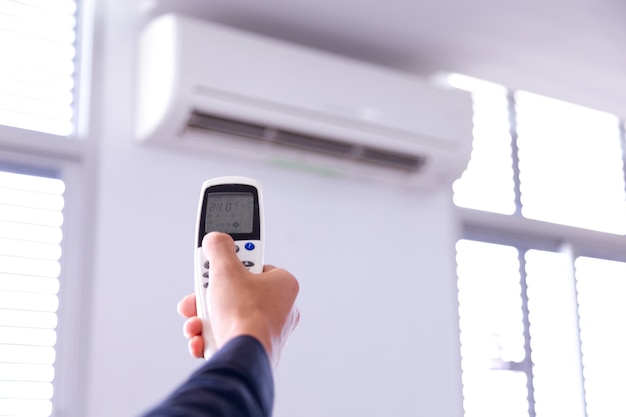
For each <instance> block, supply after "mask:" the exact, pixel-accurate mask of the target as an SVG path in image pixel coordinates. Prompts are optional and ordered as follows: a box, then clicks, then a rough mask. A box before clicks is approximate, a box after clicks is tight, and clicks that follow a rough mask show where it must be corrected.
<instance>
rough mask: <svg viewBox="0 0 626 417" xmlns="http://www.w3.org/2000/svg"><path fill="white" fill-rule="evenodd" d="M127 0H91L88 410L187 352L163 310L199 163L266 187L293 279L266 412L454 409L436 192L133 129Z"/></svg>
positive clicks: (457, 412)
mask: <svg viewBox="0 0 626 417" xmlns="http://www.w3.org/2000/svg"><path fill="white" fill-rule="evenodd" d="M134 6H136V2H125V1H121V0H115V1H109V2H106V3H105V2H100V5H99V7H100V8H101V9H100V12H102V13H103V15H102V18H103V20H102V21H101V22H100V26H99V29H100V31H99V32H98V34H97V35H98V42H97V47H98V48H99V49H98V50H97V51H96V54H97V55H96V58H97V64H98V66H97V70H96V79H95V82H96V90H95V93H96V96H95V103H94V109H93V111H94V115H93V116H94V118H95V119H94V127H95V129H94V132H95V134H94V136H93V139H95V140H98V141H99V168H98V172H99V174H98V175H99V184H98V212H97V214H96V217H95V219H94V220H95V221H94V225H95V229H94V232H95V236H96V239H97V243H96V253H95V255H96V259H95V273H94V275H93V280H94V283H93V312H92V317H93V319H92V323H91V326H90V327H91V335H92V338H91V343H90V345H89V346H90V368H89V379H88V381H86V382H87V386H86V387H87V390H88V397H87V416H89V417H110V416H131V415H136V414H137V413H139V412H140V411H141V410H143V409H145V408H146V407H149V406H151V405H153V404H154V403H156V402H157V401H158V400H159V399H161V398H162V397H163V396H164V395H165V394H166V393H167V392H169V391H170V390H171V389H172V388H173V387H174V386H175V385H176V384H178V383H179V382H180V381H182V379H183V378H184V377H185V376H186V375H188V374H189V372H191V371H192V370H193V369H194V368H195V367H197V366H200V365H201V361H200V360H194V359H191V358H190V357H189V356H188V354H187V348H186V341H185V339H184V338H183V336H182V331H181V325H182V323H183V320H182V318H180V317H179V316H178V315H177V314H176V311H175V306H176V303H177V302H178V300H179V299H180V298H182V296H184V295H185V294H188V293H190V292H191V291H192V290H193V275H192V274H193V272H192V259H193V255H192V250H193V243H192V240H193V236H194V224H195V215H196V209H197V198H198V191H199V187H200V184H201V183H202V181H203V180H204V179H206V178H209V177H212V176H217V175H226V174H237V175H247V176H253V177H255V178H257V179H259V180H260V181H261V182H262V183H263V186H264V194H265V203H266V233H267V246H266V261H267V262H269V263H273V264H276V265H280V266H283V267H286V268H287V269H289V270H291V271H292V272H293V273H294V274H295V275H296V276H297V277H298V278H299V280H300V284H301V294H300V297H299V300H298V304H299V306H300V309H301V312H302V322H301V325H300V327H299V328H298V330H297V331H296V333H295V334H294V337H293V339H292V341H291V343H290V345H289V346H288V347H287V350H286V352H285V355H284V357H283V361H282V364H281V366H280V368H279V371H278V373H277V375H276V379H277V403H276V410H275V416H276V417H282V416H285V417H286V416H298V417H320V416H325V417H332V416H337V417H339V416H341V417H344V416H365V417H369V416H372V417H374V416H396V417H403V416H407V417H408V416H416V415H422V416H429V417H437V416H442V417H443V416H446V417H449V416H461V415H462V411H461V409H462V407H461V402H462V396H461V383H460V359H459V340H458V316H457V301H456V280H455V263H454V242H455V240H456V237H457V229H456V225H455V222H454V217H453V213H452V207H451V203H450V199H451V196H450V191H449V190H448V189H445V190H442V191H440V192H434V193H433V192H429V193H425V192H420V191H412V192H406V190H400V189H398V188H385V187H382V186H380V185H375V184H367V183H364V182H359V181H352V180H341V179H332V178H327V177H321V176H317V175H316V174H310V173H305V172H299V171H291V170H287V169H286V168H279V167H274V166H268V165H262V164H257V163H252V162H249V161H244V160H236V159H234V158H223V157H216V156H211V155H207V156H204V155H192V154H189V153H177V152H174V151H172V150H169V149H163V148H152V147H146V146H140V145H137V144H135V143H133V142H132V140H131V133H130V132H131V128H132V113H133V106H132V89H133V76H134V75H133V69H134V67H133V65H134V62H133V58H134V37H135V33H136V31H137V29H138V24H139V20H138V18H137V15H136V13H135V10H134V8H133V7H134Z"/></svg>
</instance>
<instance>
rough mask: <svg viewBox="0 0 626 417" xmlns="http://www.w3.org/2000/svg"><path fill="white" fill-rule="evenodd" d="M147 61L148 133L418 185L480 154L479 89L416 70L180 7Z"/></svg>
mask: <svg viewBox="0 0 626 417" xmlns="http://www.w3.org/2000/svg"><path fill="white" fill-rule="evenodd" d="M137 65H138V70H139V72H138V77H137V97H136V105H137V114H136V123H137V124H136V132H135V135H136V137H137V139H138V140H139V141H143V142H152V143H160V144H167V145H172V146H177V147H181V148H188V149H191V150H194V151H196V152H209V153H213V154H216V155H222V156H223V157H232V158H256V159H264V160H268V161H271V162H274V163H278V164H284V165H290V166H294V167H303V168H304V169H307V170H314V171H319V172H325V173H331V174H341V175H344V174H345V175H356V176H363V177H370V178H377V179H384V180H391V181H394V182H396V183H401V184H407V185H434V184H442V183H449V182H451V181H452V180H453V179H455V178H457V177H459V176H460V174H461V172H462V170H463V169H464V168H465V166H466V164H467V161H468V159H469V155H470V151H471V139H472V104H471V97H470V96H469V95H468V94H467V93H465V92H461V91H457V90H453V89H446V88H443V87H441V86H437V85H435V84H433V83H431V82H428V81H426V80H423V79H419V78H417V77H415V76H412V75H409V74H405V73H401V72H398V71H394V70H390V69H387V68H383V67H379V66H376V65H372V64H368V63H363V62H359V61H355V60H352V59H347V58H345V57H341V56H337V55H333V54H329V53H325V52H321V51H317V50H313V49H309V48H306V47H302V46H298V45H294V44H291V43H287V42H284V41H280V40H276V39H272V38H267V37H263V36H259V35H257V34H252V33H248V32H244V31H241V30H237V29H234V28H231V27H227V26H221V25H217V24H214V23H210V22H207V21H203V20H196V19H193V18H188V17H182V16H178V15H164V16H161V17H158V18H156V19H155V20H153V21H152V22H151V23H149V24H148V25H147V26H146V28H145V29H144V31H143V32H142V34H141V37H140V42H139V47H138V62H137Z"/></svg>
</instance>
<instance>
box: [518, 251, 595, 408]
mask: <svg viewBox="0 0 626 417" xmlns="http://www.w3.org/2000/svg"><path fill="white" fill-rule="evenodd" d="M525 261H526V263H525V270H526V283H527V285H528V290H527V291H528V311H529V322H530V347H531V352H532V353H531V357H532V363H533V387H534V397H535V413H536V416H537V417H552V416H568V417H586V415H585V403H584V401H583V397H584V393H583V382H582V372H581V366H580V350H579V346H578V345H579V339H578V320H577V311H576V309H577V305H576V289H575V283H574V277H573V271H572V267H571V263H570V258H569V257H568V256H565V255H564V254H561V253H557V252H546V251H538V250H529V251H527V252H526V255H525Z"/></svg>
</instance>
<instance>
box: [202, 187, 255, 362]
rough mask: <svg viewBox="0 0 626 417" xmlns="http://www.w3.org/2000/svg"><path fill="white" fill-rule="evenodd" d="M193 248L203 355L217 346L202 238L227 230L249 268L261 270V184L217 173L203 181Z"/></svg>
mask: <svg viewBox="0 0 626 417" xmlns="http://www.w3.org/2000/svg"><path fill="white" fill-rule="evenodd" d="M197 219H198V223H197V234H196V246H195V248H196V251H195V293H196V309H197V313H198V317H199V318H200V319H201V320H202V336H203V338H204V357H205V359H209V358H210V357H211V355H212V354H213V353H214V352H215V350H216V345H215V340H214V338H213V332H212V330H211V325H210V322H209V305H208V300H207V297H206V295H207V288H208V286H209V285H211V284H210V280H211V279H210V275H211V272H210V269H211V268H210V265H209V261H208V259H207V257H206V256H205V254H204V251H203V250H202V239H204V236H205V235H206V234H207V233H209V232H213V231H216V232H222V233H228V234H229V235H230V236H231V237H232V238H233V240H234V241H235V250H236V251H237V256H239V259H240V260H241V262H242V263H243V264H244V266H246V268H248V270H249V271H251V272H254V273H260V272H262V271H263V241H264V230H263V196H262V193H261V184H260V183H259V182H258V181H256V180H254V179H251V178H246V177H219V178H213V179H210V180H208V181H205V182H204V184H202V190H201V193H200V204H199V206H198V217H197Z"/></svg>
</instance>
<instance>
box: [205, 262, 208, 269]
mask: <svg viewBox="0 0 626 417" xmlns="http://www.w3.org/2000/svg"><path fill="white" fill-rule="evenodd" d="M204 267H205V268H206V269H209V261H206V262H205V263H204Z"/></svg>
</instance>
